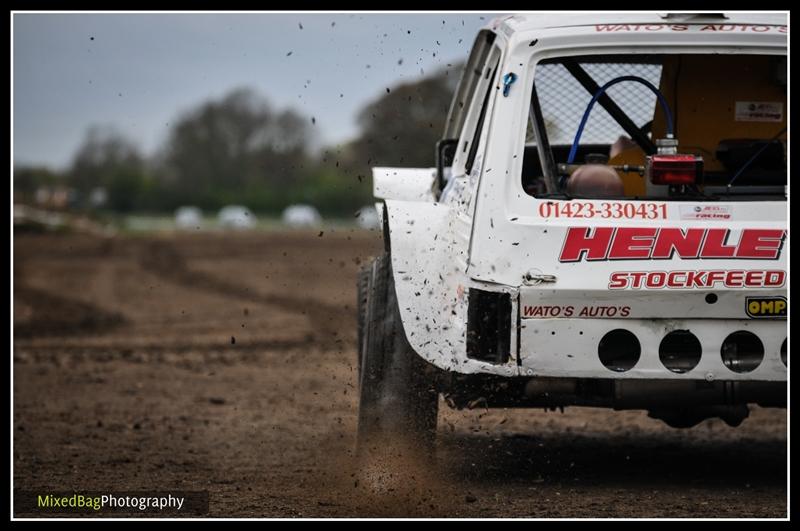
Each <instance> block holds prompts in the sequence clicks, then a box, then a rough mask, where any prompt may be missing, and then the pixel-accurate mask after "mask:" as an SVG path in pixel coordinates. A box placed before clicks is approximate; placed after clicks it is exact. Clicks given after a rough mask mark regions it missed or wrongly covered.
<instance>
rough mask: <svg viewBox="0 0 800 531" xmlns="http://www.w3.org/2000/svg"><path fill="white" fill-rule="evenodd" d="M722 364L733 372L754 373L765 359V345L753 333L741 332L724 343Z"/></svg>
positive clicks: (732, 335)
mask: <svg viewBox="0 0 800 531" xmlns="http://www.w3.org/2000/svg"><path fill="white" fill-rule="evenodd" d="M721 354H722V363H724V364H725V366H726V367H727V368H729V369H730V370H732V371H733V372H738V373H745V372H751V371H754V370H755V369H756V368H757V367H758V366H759V365H761V361H762V360H763V359H764V344H763V343H761V340H760V339H758V336H756V335H755V334H753V333H752V332H747V331H745V330H739V331H738V332H734V333H732V334H731V335H729V336H728V337H726V338H725V341H724V342H723V343H722V349H721Z"/></svg>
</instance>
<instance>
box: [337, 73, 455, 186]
mask: <svg viewBox="0 0 800 531" xmlns="http://www.w3.org/2000/svg"><path fill="white" fill-rule="evenodd" d="M463 68H464V65H463V63H459V64H457V65H451V66H448V67H446V68H443V69H440V70H438V71H437V72H435V73H433V74H432V75H430V76H428V77H425V78H422V79H420V80H419V81H415V82H412V83H404V84H402V85H400V86H398V87H395V88H394V89H391V90H390V89H387V93H386V94H383V95H382V96H381V97H380V98H378V99H377V100H375V101H373V102H372V103H370V104H368V105H367V106H366V107H365V108H364V109H363V110H362V111H361V112H360V113H359V115H358V124H359V125H360V126H361V135H360V136H359V138H358V139H357V140H355V141H354V142H353V143H352V144H351V145H349V146H348V149H347V155H348V159H349V160H348V163H349V165H353V166H354V168H353V169H356V168H358V170H360V172H367V171H368V169H369V167H373V166H404V167H418V168H420V167H428V166H433V164H434V162H435V157H434V150H435V147H436V142H437V141H438V140H440V139H441V137H442V131H443V130H444V122H445V119H446V118H447V111H448V110H449V108H450V101H451V99H452V98H453V93H454V92H455V88H456V85H457V83H458V80H459V77H460V75H461V71H462V70H463Z"/></svg>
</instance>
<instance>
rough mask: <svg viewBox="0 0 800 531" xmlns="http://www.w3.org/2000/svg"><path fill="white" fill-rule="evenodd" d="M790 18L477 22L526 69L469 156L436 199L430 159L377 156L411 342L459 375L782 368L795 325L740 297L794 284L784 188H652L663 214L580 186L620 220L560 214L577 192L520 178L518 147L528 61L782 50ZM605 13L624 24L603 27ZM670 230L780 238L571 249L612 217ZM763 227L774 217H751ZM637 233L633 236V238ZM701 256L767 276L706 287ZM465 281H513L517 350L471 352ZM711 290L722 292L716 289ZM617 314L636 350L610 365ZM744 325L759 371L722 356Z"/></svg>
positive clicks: (707, 266)
mask: <svg viewBox="0 0 800 531" xmlns="http://www.w3.org/2000/svg"><path fill="white" fill-rule="evenodd" d="M786 23H787V20H786V16H785V15H780V14H774V15H773V14H769V15H764V14H762V15H758V14H744V13H734V14H730V15H728V16H727V18H726V19H724V20H718V19H703V18H702V17H700V18H697V17H691V16H689V17H683V18H681V17H677V18H674V17H673V18H665V17H662V16H660V15H658V14H655V13H643V14H613V13H604V14H589V15H526V16H511V17H504V18H501V19H498V20H495V21H493V22H492V23H490V24H489V25H488V26H486V28H485V29H484V33H485V32H491V33H493V34H494V36H495V37H494V43H493V45H492V46H493V51H492V52H490V54H492V53H494V54H497V55H498V56H499V68H498V70H497V71H498V79H499V78H500V74H505V73H507V72H511V71H513V72H514V73H515V74H516V75H517V76H518V78H517V80H516V82H515V83H514V84H513V85H512V86H511V89H510V90H509V91H508V95H507V96H504V95H503V91H502V90H500V88H501V87H499V86H498V90H494V91H492V92H491V95H490V96H489V97H488V99H487V102H488V103H487V110H486V119H485V122H484V123H483V134H481V135H480V144H479V146H478V148H477V156H476V157H475V162H474V165H473V167H472V171H471V172H470V173H466V171H465V166H464V158H465V156H466V154H465V153H464V150H462V149H458V150H456V155H455V159H454V161H453V173H452V175H453V176H452V177H451V178H450V179H449V181H448V182H447V186H446V188H445V190H444V193H443V194H442V195H441V196H440V197H439V198H438V199H437V198H436V195H435V189H436V186H435V184H436V183H435V179H436V168H426V169H399V168H375V169H374V170H373V178H374V194H375V196H376V198H378V199H382V200H384V203H385V208H384V207H381V209H380V210H379V212H381V214H382V216H386V215H388V219H387V220H385V227H386V228H388V235H387V236H388V240H389V242H390V244H389V246H390V255H391V265H392V269H393V274H394V282H395V287H396V292H397V299H398V305H399V308H400V314H401V317H402V322H403V328H404V330H405V332H406V336H407V338H408V341H409V343H410V345H411V346H412V347H413V349H414V351H416V353H417V354H418V355H419V356H421V357H422V358H424V359H425V360H427V361H428V362H430V363H431V364H433V365H435V366H436V367H438V368H440V369H442V370H444V371H448V372H454V373H460V374H478V373H481V374H491V375H498V376H506V377H512V376H542V377H552V378H581V379H604V380H605V379H613V380H640V381H641V380H684V381H705V382H712V381H726V382H728V381H753V382H785V381H786V379H787V372H788V369H787V366H786V365H785V364H784V362H783V361H782V360H781V356H780V351H781V348H782V344H784V341H785V340H786V338H787V322H786V320H785V319H755V318H751V317H749V316H748V315H747V312H746V304H748V298H753V297H764V298H770V299H776V300H777V299H779V298H781V297H782V298H784V300H785V297H786V296H787V284H788V260H787V258H788V231H787V230H786V229H787V202H786V201H779V200H764V201H760V200H759V201H725V200H722V201H715V202H713V203H709V202H705V201H670V200H664V201H658V200H653V201H647V202H646V203H647V206H646V207H645V209H646V210H645V211H646V212H654V213H655V216H656V219H647V214H645V215H643V216H638V215H633V216H629V217H628V218H627V219H625V217H623V215H624V212H626V210H625V209H628V211H630V208H631V207H629V206H626V205H629V204H632V205H634V206H635V207H638V206H639V205H641V204H642V201H634V200H615V201H604V200H582V201H580V203H582V204H583V205H582V208H583V209H585V210H587V211H592V212H603V211H604V209H608V208H611V209H612V210H613V211H616V209H619V211H620V212H622V213H623V215H621V217H620V218H619V219H614V218H612V217H609V218H607V219H604V218H601V217H600V216H599V215H598V216H593V217H589V218H576V217H573V216H571V215H560V214H561V213H563V212H564V211H565V210H564V209H565V208H566V207H565V205H566V204H567V203H570V201H568V200H561V199H539V198H536V197H534V196H532V195H529V194H527V193H525V191H524V190H523V189H522V185H521V183H520V178H519V176H520V175H521V171H522V170H521V166H522V156H521V155H520V156H518V155H519V154H521V153H522V152H523V150H524V142H525V131H526V127H527V119H526V117H527V116H528V105H529V101H528V100H529V95H530V94H531V90H532V87H533V77H534V71H535V65H536V63H537V62H538V61H540V60H541V59H545V58H551V57H563V56H570V55H577V54H581V55H589V54H595V53H598V54H599V53H604V54H616V53H644V52H650V53H664V54H666V53H678V52H680V53H704V54H711V53H713V54H744V53H747V54H754V55H760V54H767V55H783V54H786V51H787V33H786ZM709 24H727V25H733V26H734V27H735V28H736V30H737V31H708V30H705V31H704V30H701V28H702V27H704V26H708V25H709ZM608 25H619V26H620V27H621V28H622V29H619V30H615V31H607V30H605V29H603V30H601V29H599V28H601V26H605V27H606V28H607V27H608ZM675 27H680V28H683V29H678V30H676V29H674V28H675ZM741 28H744V29H741ZM765 28H766V29H765ZM476 42H477V41H476ZM531 43H534V45H532V44H531ZM475 119H476V117H475V113H474V111H470V112H468V114H467V115H466V118H465V124H466V125H465V126H464V130H465V131H466V130H467V129H468V128H469V127H470V124H471V122H472V123H473V124H474V120H475ZM576 125H577V124H576ZM473 126H474V125H473ZM457 133H458V136H461V134H460V132H457ZM459 145H460V144H459ZM606 203H610V204H611V206H610V207H609V206H608V205H606ZM572 204H573V205H574V204H575V202H574V201H573V202H572ZM709 205H713V206H714V207H718V208H719V211H721V212H724V213H725V219H721V220H716V219H702V220H700V219H698V216H697V215H696V212H702V211H704V210H703V209H707V208H708V206H709ZM631 212H634V211H631ZM598 229H601V231H600V232H597V231H598ZM663 229H683V230H688V229H702V230H703V231H705V232H704V233H703V234H704V236H705V238H707V239H708V240H710V239H712V238H717V237H719V236H720V234H721V233H720V232H719V231H729V232H725V233H724V236H727V240H725V239H724V237H723V241H724V242H726V243H727V244H729V245H730V246H734V245H735V243H736V242H739V241H740V240H741V242H743V243H742V247H744V246H745V243H744V242H745V240H747V239H750V238H755V239H756V240H757V241H759V242H762V243H763V242H766V241H767V240H769V238H772V237H773V236H775V234H777V235H778V237H779V239H780V242H779V243H777V240H776V239H775V238H773V240H774V241H773V240H769V241H768V242H767V243H766V244H765V245H766V246H767V247H769V248H770V249H771V250H772V251H774V252H773V253H772V254H773V255H774V256H773V257H770V258H768V259H761V258H758V259H755V258H753V257H752V256H753V255H754V253H749V254H748V252H745V251H742V252H741V254H742V255H743V257H742V258H736V257H732V258H728V259H711V258H710V257H709V258H708V259H702V258H692V257H685V256H680V254H679V253H673V255H672V256H671V257H663V258H661V259H655V258H652V256H648V257H647V258H639V257H637V258H631V259H625V258H621V259H620V257H619V256H607V255H608V253H605V255H603V257H601V258H599V259H592V260H587V257H589V255H590V252H589V251H587V250H584V251H579V252H578V253H577V257H575V256H568V255H565V252H566V251H567V250H568V249H566V250H565V242H566V241H567V240H568V239H569V238H577V236H575V235H576V234H577V235H578V236H580V235H583V236H586V237H587V238H588V237H593V236H597V235H598V234H601V233H602V234H606V232H605V231H609V232H608V234H611V236H610V237H611V238H616V237H617V235H619V236H620V238H622V237H623V236H625V235H627V234H628V232H627V231H630V230H633V231H634V232H633V233H631V234H640V236H638V237H639V238H644V243H643V244H642V245H643V246H644V247H645V248H647V247H648V245H650V244H651V243H653V242H654V241H655V240H654V238H656V237H657V236H653V237H650V238H649V237H648V236H644V237H642V236H641V234H645V235H648V234H653V233H654V234H661V232H659V231H663ZM570 230H572V231H578V232H572V233H570V232H569V231H570ZM587 230H588V232H585V231H587ZM758 230H764V231H770V232H759V233H755V232H753V231H758ZM635 231H644V232H639V233H636V232H635ZM570 234H572V235H571V236H570ZM765 235H766V236H765ZM626 237H627V236H626ZM636 237H637V236H630V238H636ZM762 237H764V238H766V239H764V240H761V239H760V238H762ZM648 238H649V239H648ZM574 241H577V240H574ZM704 241H705V240H704ZM609 245H611V246H613V244H609ZM709 245H710V244H709ZM635 247H636V246H631V245H629V246H628V247H627V249H628V251H630V250H631V249H633V250H634V251H637V250H638V249H636V248H635ZM623 248H624V246H623ZM703 252H704V251H703ZM732 252H734V253H738V252H739V251H732ZM709 253H710V251H709ZM644 254H648V251H646V250H645V251H644ZM649 254H650V255H652V253H649ZM755 254H758V253H755ZM767 254H769V253H767ZM622 256H625V255H624V254H622ZM703 271H722V272H725V271H742V272H743V273H742V275H743V276H746V275H748V272H751V271H755V272H757V273H750V277H751V278H753V279H761V280H763V282H761V285H758V286H756V285H755V284H758V282H756V281H754V283H752V285H751V287H726V286H725V285H724V283H725V282H726V279H729V278H737V279H738V278H739V277H738V276H736V275H735V276H734V277H723V278H722V279H721V280H716V281H714V282H711V284H710V285H709V284H705V285H703V286H701V285H698V284H697V282H695V284H694V285H692V282H691V281H687V280H686V278H687V277H686V275H687V273H685V272H703ZM623 272H624V273H623ZM654 272H655V273H656V274H655V276H653V275H652V273H654ZM632 273H637V275H638V277H637V278H638V279H639V280H640V281H641V280H642V279H647V280H645V281H643V282H645V283H647V282H650V279H651V278H652V283H651V284H652V287H647V286H645V285H642V286H641V287H640V288H632V287H631V283H630V282H629V280H630V278H631V277H630V274H632ZM662 273H663V274H664V275H669V274H670V273H673V275H672V277H669V278H670V279H671V280H670V283H673V284H680V283H681V282H683V283H684V285H683V286H682V287H673V288H665V287H663V286H660V285H659V282H660V279H661V275H662ZM699 274H700V275H701V276H702V277H703V278H704V279H706V280H704V281H703V282H706V281H710V279H716V278H717V277H718V276H719V274H714V275H712V276H711V277H709V276H708V275H707V274H703V273H699ZM725 274H727V273H725ZM615 275H616V276H615ZM626 275H627V276H626ZM648 275H650V276H648ZM703 275H704V276H703ZM634 276H635V275H634ZM691 278H695V279H696V278H697V274H695V275H694V276H692V277H691ZM691 278H690V280H691ZM767 278H769V279H770V280H769V281H767V280H765V279H767ZM623 280H625V281H626V282H628V284H625V285H624V286H623V289H612V286H616V287H619V286H618V285H620V284H622V282H623ZM700 284H702V282H701V283H700ZM472 290H482V291H486V292H494V293H498V292H499V293H506V294H508V295H509V300H510V301H511V315H510V330H509V332H508V336H509V342H510V344H509V347H510V348H509V352H510V355H509V357H508V359H507V360H505V361H503V362H500V363H497V362H490V361H485V360H481V359H474V358H473V357H470V356H468V355H467V327H468V313H469V298H470V292H471V291H472ZM709 294H713V298H714V300H715V301H716V302H714V303H710V302H708V300H707V298H706V297H707V295H709ZM709 300H710V299H709ZM556 308H557V310H556ZM567 308H572V310H567ZM610 308H616V310H614V311H613V312H612V311H611V310H610ZM622 308H626V310H624V311H623V310H622ZM582 312H583V314H584V315H583V316H581V313H582ZM615 329H624V330H628V331H630V332H632V333H633V334H634V335H635V336H636V338H637V339H638V341H639V343H640V345H641V356H640V358H639V359H638V361H637V362H636V363H635V365H634V366H633V367H631V368H629V369H628V370H620V371H616V370H610V369H609V368H608V367H606V366H604V364H603V363H601V362H600V360H599V359H598V343H599V341H600V340H601V338H602V337H603V336H604V335H605V334H607V333H608V332H610V331H612V330H615ZM674 330H691V332H692V333H693V334H694V335H695V336H696V337H697V338H698V340H699V341H700V344H701V346H702V356H701V358H700V360H699V363H697V365H696V366H695V367H693V368H692V369H691V370H688V371H686V372H675V371H672V370H669V369H667V368H666V367H665V366H664V364H662V362H661V361H660V359H659V354H658V352H659V344H660V342H661V341H662V339H663V338H664V336H665V335H666V334H667V333H669V332H671V331H674ZM736 331H750V332H752V333H754V334H755V335H756V336H757V337H758V338H759V339H760V340H761V342H762V343H763V347H764V356H763V361H762V362H761V363H760V364H759V365H758V366H757V368H755V369H754V370H752V371H749V372H736V371H734V370H731V369H730V368H729V367H728V366H726V364H725V363H723V360H722V357H721V355H720V349H721V345H722V343H723V341H724V340H725V338H726V337H727V336H728V335H729V334H731V333H733V332H736Z"/></svg>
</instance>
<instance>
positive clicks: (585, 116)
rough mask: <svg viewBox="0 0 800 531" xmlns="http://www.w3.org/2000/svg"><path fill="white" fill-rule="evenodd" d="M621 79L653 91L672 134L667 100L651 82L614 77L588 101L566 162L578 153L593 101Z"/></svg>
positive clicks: (572, 159)
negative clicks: (639, 84) (634, 82)
mask: <svg viewBox="0 0 800 531" xmlns="http://www.w3.org/2000/svg"><path fill="white" fill-rule="evenodd" d="M622 81H636V82H638V83H641V84H642V85H644V86H646V87H647V88H649V89H650V90H652V91H653V93H654V94H655V95H656V97H658V101H659V103H661V107H662V108H663V109H664V115H665V116H666V118H667V134H668V135H670V136H672V135H673V134H674V130H673V128H672V111H670V110H669V105H667V100H666V99H664V95H663V94H661V91H659V90H658V89H657V88H656V87H655V86H654V85H653V84H652V83H650V82H649V81H647V80H646V79H643V78H641V77H639V76H620V77H615V78H614V79H612V80H611V81H609V82H608V83H606V84H605V85H603V86H602V87H600V88H599V89H597V92H595V94H594V96H592V101H590V102H589V105H588V106H587V107H586V111H585V112H584V113H583V118H581V123H580V125H579V126H578V131H577V133H575V140H573V141H572V148H571V149H570V150H569V157H568V158H567V164H572V163H573V162H574V161H575V155H576V154H577V153H578V144H579V143H580V141H581V135H582V134H583V128H584V127H586V121H587V120H588V119H589V113H591V112H592V107H594V104H595V102H597V100H598V99H600V96H602V95H603V93H604V92H605V91H606V89H607V88H609V87H610V86H612V85H616V84H617V83H620V82H622Z"/></svg>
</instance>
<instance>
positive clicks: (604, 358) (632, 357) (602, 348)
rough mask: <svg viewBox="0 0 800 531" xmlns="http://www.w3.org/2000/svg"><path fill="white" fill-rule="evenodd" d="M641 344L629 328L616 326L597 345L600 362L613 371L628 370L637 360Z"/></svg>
mask: <svg viewBox="0 0 800 531" xmlns="http://www.w3.org/2000/svg"><path fill="white" fill-rule="evenodd" d="M641 353H642V346H641V345H640V344H639V340H638V339H636V336H635V335H633V333H632V332H631V331H629V330H625V329H623V328H617V329H616V330H612V331H611V332H608V333H607V334H606V335H604V336H603V338H602V339H601V340H600V343H598V345H597V354H598V356H599V357H600V363H602V364H603V366H605V368H606V369H609V370H612V371H614V372H625V371H627V370H630V369H632V368H633V367H634V365H636V362H638V361H639V356H640V355H641Z"/></svg>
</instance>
